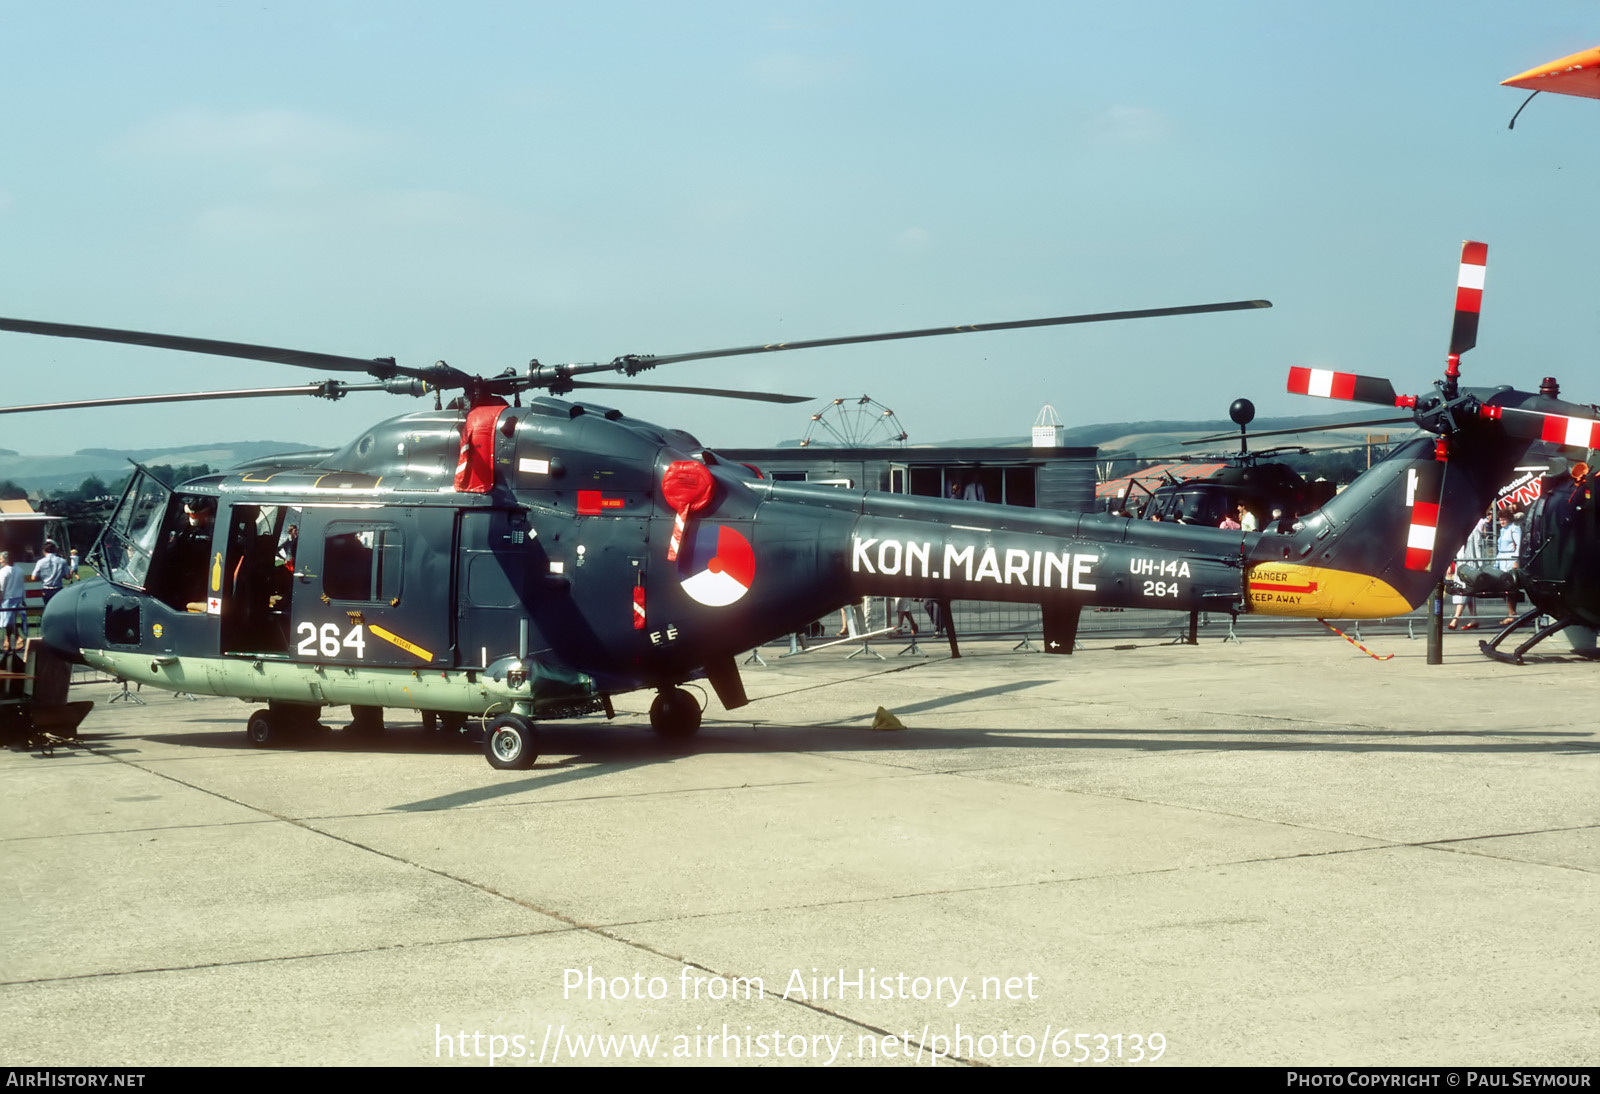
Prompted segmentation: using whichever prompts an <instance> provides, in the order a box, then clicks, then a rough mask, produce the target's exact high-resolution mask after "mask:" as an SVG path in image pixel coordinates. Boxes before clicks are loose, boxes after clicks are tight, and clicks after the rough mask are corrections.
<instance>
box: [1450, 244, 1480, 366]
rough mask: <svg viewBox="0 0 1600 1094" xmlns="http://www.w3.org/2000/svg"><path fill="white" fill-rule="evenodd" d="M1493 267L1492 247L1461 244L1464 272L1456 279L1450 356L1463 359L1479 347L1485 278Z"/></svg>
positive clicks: (1462, 268) (1462, 270) (1462, 269)
mask: <svg viewBox="0 0 1600 1094" xmlns="http://www.w3.org/2000/svg"><path fill="white" fill-rule="evenodd" d="M1488 263H1489V245H1488V244H1487V243H1476V242H1474V241H1472V240H1470V239H1469V240H1465V241H1464V242H1463V243H1462V244H1461V271H1460V273H1459V274H1458V275H1457V276H1456V321H1455V324H1454V325H1453V326H1452V327H1451V328H1450V356H1451V357H1460V356H1461V355H1462V354H1463V353H1465V352H1467V350H1469V349H1471V348H1472V347H1473V346H1475V345H1477V344H1478V313H1479V312H1480V311H1482V310H1483V277H1484V272H1485V271H1486V270H1487V268H1488Z"/></svg>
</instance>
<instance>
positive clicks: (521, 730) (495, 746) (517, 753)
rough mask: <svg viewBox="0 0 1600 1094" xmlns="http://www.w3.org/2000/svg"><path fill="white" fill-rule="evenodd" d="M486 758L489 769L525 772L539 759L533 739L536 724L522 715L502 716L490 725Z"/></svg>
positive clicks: (484, 741) (484, 743)
mask: <svg viewBox="0 0 1600 1094" xmlns="http://www.w3.org/2000/svg"><path fill="white" fill-rule="evenodd" d="M483 754H484V755H485V756H487V757H488V758H489V766H490V767H495V768H499V769H500V770H501V771H525V770H527V769H528V768H530V767H532V766H533V762H534V761H535V760H537V759H538V758H539V750H538V746H537V743H536V742H535V741H534V739H533V723H532V722H530V721H528V719H526V718H524V717H523V716H522V715H520V714H502V715H500V717H498V718H496V719H495V720H494V721H492V722H490V723H489V734H488V736H486V737H484V739H483Z"/></svg>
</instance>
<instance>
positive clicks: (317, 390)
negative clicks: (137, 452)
mask: <svg viewBox="0 0 1600 1094" xmlns="http://www.w3.org/2000/svg"><path fill="white" fill-rule="evenodd" d="M417 386H418V388H419V389H420V388H422V387H423V385H420V384H419V385H417ZM395 390H397V387H396V386H395V385H391V384H342V383H340V382H339V381H337V380H325V381H323V382H322V383H320V384H305V385H303V386H301V387H258V388H241V389H239V390H236V391H186V392H181V393H178V394H173V395H128V396H123V397H121V398H115V399H76V400H74V401H72V402H66V403H35V404H33V405H32V406H5V407H0V414H27V413H32V412H34V411H36V410H83V409H85V408H87V407H96V406H140V405H143V404H145V403H190V402H199V401H202V400H206V399H258V398H271V397H273V396H277V395H311V396H315V397H317V398H322V399H339V398H342V397H343V396H344V395H345V393H346V392H350V391H395ZM416 394H419V395H420V394H422V391H421V390H418V391H417V392H416Z"/></svg>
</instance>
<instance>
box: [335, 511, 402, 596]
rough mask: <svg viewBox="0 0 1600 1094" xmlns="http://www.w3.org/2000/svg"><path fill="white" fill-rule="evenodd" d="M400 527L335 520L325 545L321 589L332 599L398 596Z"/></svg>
mask: <svg viewBox="0 0 1600 1094" xmlns="http://www.w3.org/2000/svg"><path fill="white" fill-rule="evenodd" d="M401 543H402V537H401V535H400V529H398V528H396V527H393V526H392V525H361V526H355V525H348V524H334V525H330V526H329V528H328V536H327V539H326V540H325V541H324V543H323V549H322V591H323V593H324V594H325V595H326V596H327V597H328V599H329V600H369V601H377V600H396V599H398V598H399V596H400V548H401Z"/></svg>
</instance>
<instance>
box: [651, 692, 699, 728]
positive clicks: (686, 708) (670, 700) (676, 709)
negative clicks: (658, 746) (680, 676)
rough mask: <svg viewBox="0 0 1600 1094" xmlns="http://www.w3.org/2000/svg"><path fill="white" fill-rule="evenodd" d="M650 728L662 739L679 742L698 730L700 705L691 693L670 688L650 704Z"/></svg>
mask: <svg viewBox="0 0 1600 1094" xmlns="http://www.w3.org/2000/svg"><path fill="white" fill-rule="evenodd" d="M650 728H651V729H653V730H655V731H656V732H657V733H658V734H660V735H661V736H663V737H667V738H670V739H671V740H675V741H681V740H684V739H686V738H689V737H693V736H694V735H695V734H696V733H697V732H699V730H700V703H699V701H698V700H696V699H695V697H694V695H693V693H691V692H688V691H685V690H684V689H683V688H672V689H671V690H669V691H663V692H661V693H660V694H659V695H657V696H656V698H655V702H653V703H651V704H650Z"/></svg>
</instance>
